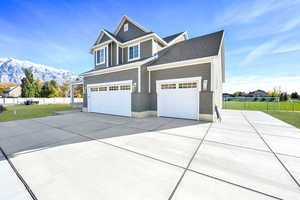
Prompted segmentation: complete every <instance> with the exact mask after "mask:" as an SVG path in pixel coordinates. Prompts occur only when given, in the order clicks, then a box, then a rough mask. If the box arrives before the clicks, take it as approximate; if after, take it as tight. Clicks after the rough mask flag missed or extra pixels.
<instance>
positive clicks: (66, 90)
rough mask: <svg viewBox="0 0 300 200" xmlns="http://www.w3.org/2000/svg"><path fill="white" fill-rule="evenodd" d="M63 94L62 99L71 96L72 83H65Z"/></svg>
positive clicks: (62, 89)
mask: <svg viewBox="0 0 300 200" xmlns="http://www.w3.org/2000/svg"><path fill="white" fill-rule="evenodd" d="M60 89H61V92H62V95H61V96H62V97H68V96H70V83H69V82H67V81H65V82H63V84H62V85H61V87H60Z"/></svg>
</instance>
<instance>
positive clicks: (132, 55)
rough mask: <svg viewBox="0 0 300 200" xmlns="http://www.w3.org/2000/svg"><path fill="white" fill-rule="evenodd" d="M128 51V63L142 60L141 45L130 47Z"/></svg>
mask: <svg viewBox="0 0 300 200" xmlns="http://www.w3.org/2000/svg"><path fill="white" fill-rule="evenodd" d="M128 50H129V53H128V61H132V60H137V59H139V58H140V44H135V45H132V46H129V47H128Z"/></svg>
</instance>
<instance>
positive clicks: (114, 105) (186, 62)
mask: <svg viewBox="0 0 300 200" xmlns="http://www.w3.org/2000/svg"><path fill="white" fill-rule="evenodd" d="M223 37H224V33H223V31H219V32H215V33H211V34H208V35H203V36H200V37H195V38H191V39H189V38H188V34H187V33H186V32H181V33H177V34H174V35H171V36H168V37H165V38H161V37H160V36H158V35H157V34H156V33H154V32H151V31H149V30H147V29H146V28H144V27H143V26H141V25H139V24H138V23H136V22H135V21H133V20H132V19H130V18H128V17H127V16H124V17H122V19H121V21H120V23H119V25H118V26H117V28H116V30H115V32H114V33H111V32H109V31H107V30H105V29H103V30H102V31H101V32H100V34H99V36H98V38H97V40H96V42H95V43H94V45H93V46H92V47H91V51H90V53H91V54H93V55H94V62H95V66H94V67H93V69H92V70H90V71H87V72H85V73H83V74H82V76H83V82H84V90H85V91H84V93H85V95H84V96H85V98H84V105H83V111H88V112H97V113H107V114H114V115H121V116H130V117H144V116H149V115H157V116H163V117H175V118H186V119H197V120H198V119H201V120H210V121H211V120H214V119H215V111H214V109H215V105H216V106H218V107H219V108H220V107H221V104H222V84H223V83H224V81H225V71H224V68H225V66H224V64H225V63H224V42H223V40H224V39H223Z"/></svg>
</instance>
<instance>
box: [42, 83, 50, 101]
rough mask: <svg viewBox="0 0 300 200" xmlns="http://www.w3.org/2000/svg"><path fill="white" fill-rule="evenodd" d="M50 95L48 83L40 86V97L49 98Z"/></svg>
mask: <svg viewBox="0 0 300 200" xmlns="http://www.w3.org/2000/svg"><path fill="white" fill-rule="evenodd" d="M49 95H50V89H49V82H48V81H46V82H45V83H44V84H43V86H42V89H41V97H45V98H47V97H49Z"/></svg>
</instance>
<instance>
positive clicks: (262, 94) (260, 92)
mask: <svg viewBox="0 0 300 200" xmlns="http://www.w3.org/2000/svg"><path fill="white" fill-rule="evenodd" d="M247 96H248V97H266V96H268V93H267V92H265V91H263V90H255V91H253V92H249V93H248V95H247Z"/></svg>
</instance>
